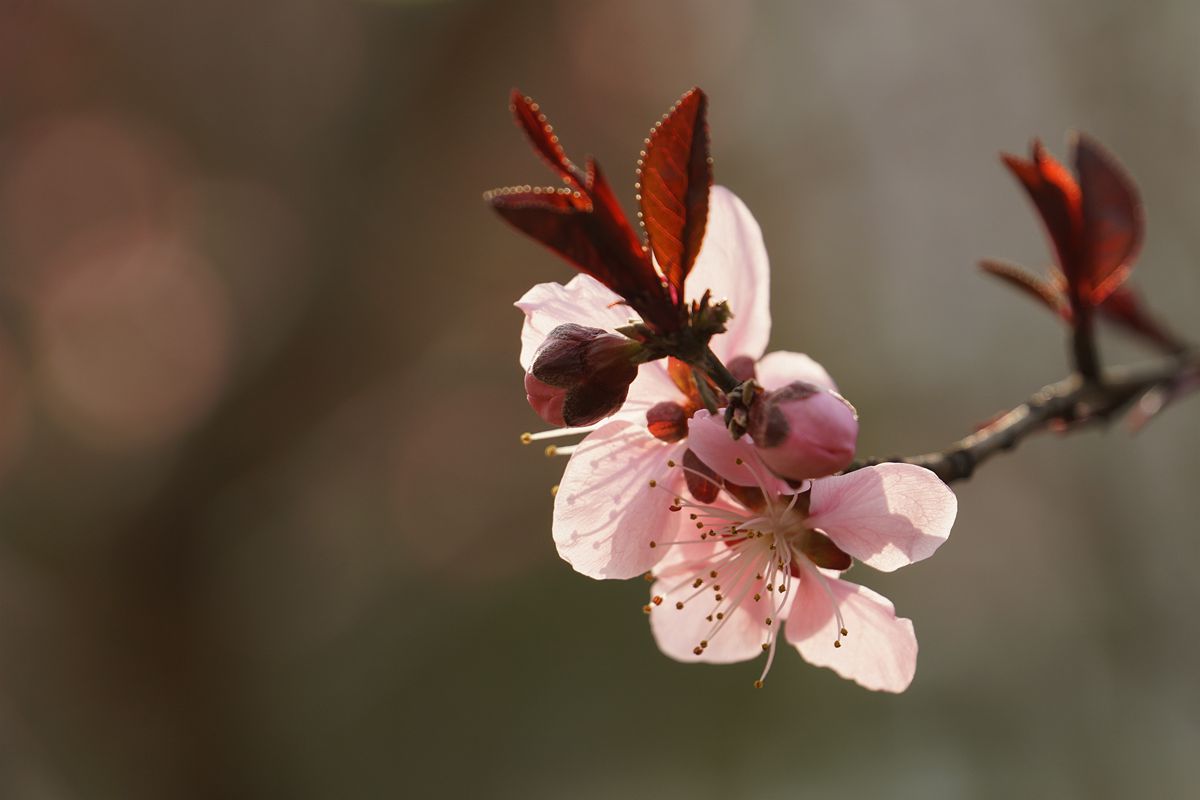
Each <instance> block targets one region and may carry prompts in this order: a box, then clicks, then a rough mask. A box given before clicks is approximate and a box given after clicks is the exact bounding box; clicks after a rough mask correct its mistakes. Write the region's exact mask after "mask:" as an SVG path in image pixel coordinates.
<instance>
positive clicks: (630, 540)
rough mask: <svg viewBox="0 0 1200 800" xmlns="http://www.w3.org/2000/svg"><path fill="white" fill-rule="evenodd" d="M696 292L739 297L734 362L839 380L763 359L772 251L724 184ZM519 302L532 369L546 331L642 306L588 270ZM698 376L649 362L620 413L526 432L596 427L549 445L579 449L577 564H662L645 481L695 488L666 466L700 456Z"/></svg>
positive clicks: (691, 282)
mask: <svg viewBox="0 0 1200 800" xmlns="http://www.w3.org/2000/svg"><path fill="white" fill-rule="evenodd" d="M685 290H686V291H687V292H688V297H689V299H690V298H692V297H699V296H701V295H702V294H704V292H705V291H706V290H711V291H712V293H713V296H714V297H715V298H717V299H724V300H726V301H728V303H729V307H730V308H731V309H732V311H733V318H732V319H731V320H730V322H729V324H728V328H727V330H726V332H725V333H723V334H718V335H717V336H715V337H713V339H712V341H711V343H710V346H711V348H712V350H713V352H714V353H716V355H717V356H718V357H719V358H721V359H722V361H724V362H725V363H726V364H730V365H732V366H733V367H734V368H736V369H742V370H747V368H750V369H753V371H754V374H755V377H756V378H757V380H758V382H759V383H760V384H762V385H763V386H765V387H766V388H768V389H776V388H781V387H783V386H785V385H787V384H788V383H791V382H792V381H795V380H803V381H807V382H809V383H813V384H816V385H818V386H821V387H823V388H829V389H836V387H835V386H834V383H833V380H832V379H831V378H830V377H829V374H828V373H827V372H826V371H825V370H824V369H823V368H822V367H821V366H820V365H819V364H817V362H815V361H813V360H812V359H811V358H809V357H808V356H806V355H802V354H800V353H789V352H775V353H770V354H769V355H767V356H765V357H763V356H762V353H763V350H765V349H766V344H767V338H768V336H769V334H770V310H769V304H768V300H769V298H768V294H769V278H768V262H767V252H766V248H765V247H764V245H763V241H762V233H761V232H760V231H759V227H758V223H757V222H755V221H754V217H753V216H751V214H750V212H749V210H747V208H746V206H745V205H744V204H743V203H742V202H741V200H739V199H738V198H737V197H736V196H735V195H734V194H733V193H732V192H730V191H729V190H728V189H725V188H723V187H720V186H717V187H714V188H713V189H712V195H711V197H710V199H709V221H708V229H707V233H706V235H705V238H704V243H703V245H702V247H701V249H700V253H699V255H698V257H697V259H696V264H695V267H694V268H693V270H692V271H691V273H690V274H689V276H688V278H687V282H686V284H685ZM516 305H517V307H518V308H520V309H521V310H522V311H524V312H525V316H526V318H525V326H524V328H523V330H522V332H521V343H522V347H521V366H522V367H525V368H526V369H528V368H529V365H530V364H531V363H532V359H533V355H534V353H536V352H537V349H538V347H539V346H540V345H541V343H542V341H543V340H544V339H545V337H546V335H547V334H549V333H550V331H552V330H553V329H554V328H555V327H557V326H558V325H561V324H563V323H564V322H569V321H573V322H577V323H579V324H582V325H587V326H591V327H597V328H608V329H615V328H618V327H621V326H623V325H626V324H628V323H629V322H630V316H629V311H630V310H629V308H628V307H626V306H623V305H620V298H619V297H617V295H616V294H615V293H613V292H612V291H610V290H609V289H607V288H605V287H604V286H602V285H601V284H600V283H598V282H597V281H595V280H593V279H592V278H590V277H588V276H586V275H579V276H577V277H575V278H573V279H572V280H571V281H570V282H569V283H567V285H566V286H561V285H559V284H556V283H543V284H539V285H537V286H535V287H534V288H533V289H531V290H530V291H529V292H527V293H526V294H525V296H524V297H522V298H521V299H520V300H518V301H517V304H516ZM760 357H761V358H760ZM755 362H757V364H756V363H755ZM691 381H692V378H691V374H690V370H687V369H686V365H682V364H680V363H679V362H674V361H654V362H651V363H648V364H643V365H642V366H641V367H640V369H639V372H638V377H637V379H636V380H634V382H633V384H632V385H631V386H630V387H629V394H628V397H627V399H626V401H625V404H624V405H623V406H622V407H621V410H620V411H618V412H617V413H616V414H615V415H614V416H613V417H611V418H610V419H608V420H606V421H604V422H602V423H600V424H599V425H596V426H591V427H587V428H574V429H555V430H551V431H546V432H543V433H533V434H526V435H525V437H524V439H525V441H527V442H528V441H537V440H546V439H550V438H554V437H561V436H569V435H572V434H580V433H586V434H587V436H586V438H584V439H583V441H582V442H580V443H579V444H577V445H570V446H565V447H559V446H554V445H551V446H550V447H549V448H547V452H548V453H551V454H554V453H557V454H561V455H570V456H571V460H570V461H569V462H568V463H567V467H566V470H565V472H564V474H563V478H562V482H561V483H560V485H559V489H558V493H557V495H556V498H555V504H554V526H553V530H554V540H555V543H556V544H557V545H558V552H559V554H560V555H561V556H562V557H563V558H564V559H566V560H567V561H568V562H570V563H571V565H572V566H573V567H574V568H575V569H576V570H577V571H579V572H581V573H583V574H584V575H588V576H590V577H593V578H630V577H634V576H636V575H640V574H642V573H644V572H645V571H646V570H648V569H650V568H651V567H653V566H654V564H655V563H657V561H658V559H659V557H660V556H661V554H662V552H663V551H655V550H653V549H651V548H649V547H647V543H648V542H649V541H650V540H651V539H652V538H656V537H657V538H662V536H663V530H664V529H665V528H666V527H667V526H668V523H669V519H668V517H669V515H670V512H668V511H667V510H666V508H665V506H664V505H663V504H662V503H661V502H659V500H658V498H656V497H652V496H649V495H647V493H646V492H645V488H646V485H647V482H648V481H649V480H650V479H651V478H652V477H656V478H659V479H661V480H663V481H664V488H665V489H666V490H668V491H670V492H674V493H679V492H682V491H683V490H684V488H685V483H686V478H685V473H683V472H680V471H673V472H670V473H669V474H667V475H663V470H662V465H663V464H664V463H666V462H667V461H668V460H674V461H676V462H679V463H684V462H685V461H689V460H690V458H689V457H688V455H687V441H686V435H687V425H686V421H687V419H688V418H689V417H691V415H692V414H694V413H695V412H696V411H697V410H698V409H699V408H700V407H701V403H700V402H699V400H698V397H697V395H696V387H695V386H694V383H692V382H691ZM672 407H673V408H674V409H676V412H675V413H676V415H677V418H676V419H675V421H674V423H673V425H670V426H668V425H667V423H666V422H664V421H663V420H662V419H660V418H659V417H658V416H657V415H656V414H657V412H658V411H661V410H662V409H663V408H672ZM652 422H653V423H655V424H652ZM668 427H669V428H670V429H667V428H668ZM656 434H657V435H656ZM726 436H727V437H728V435H727V434H726ZM693 483H695V481H693ZM703 486H704V484H703V482H700V483H699V484H697V485H696V486H694V487H693V489H694V490H695V491H701V492H702V491H703Z"/></svg>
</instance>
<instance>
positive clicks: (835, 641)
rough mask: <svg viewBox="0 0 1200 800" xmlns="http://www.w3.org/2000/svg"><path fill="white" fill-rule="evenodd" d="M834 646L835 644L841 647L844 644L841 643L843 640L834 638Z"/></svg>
mask: <svg viewBox="0 0 1200 800" xmlns="http://www.w3.org/2000/svg"><path fill="white" fill-rule="evenodd" d="M833 646H834V647H841V646H842V643H841V642H839V641H837V640H836V639H835V640H834V642H833Z"/></svg>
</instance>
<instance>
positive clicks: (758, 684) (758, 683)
mask: <svg viewBox="0 0 1200 800" xmlns="http://www.w3.org/2000/svg"><path fill="white" fill-rule="evenodd" d="M762 687H763V682H762V678H759V679H758V680H756V681H755V682H754V688H755V689H761V688H762Z"/></svg>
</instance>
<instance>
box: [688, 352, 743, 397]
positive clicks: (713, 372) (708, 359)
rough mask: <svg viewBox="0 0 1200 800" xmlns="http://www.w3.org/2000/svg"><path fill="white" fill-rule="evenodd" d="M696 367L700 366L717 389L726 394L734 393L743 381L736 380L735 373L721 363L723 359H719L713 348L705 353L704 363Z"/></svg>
mask: <svg viewBox="0 0 1200 800" xmlns="http://www.w3.org/2000/svg"><path fill="white" fill-rule="evenodd" d="M696 366H698V367H699V368H700V369H701V370H702V371H703V372H704V373H705V374H706V375H708V377H710V378H712V379H713V382H715V383H716V384H717V387H718V388H719V389H720V390H721V391H722V392H724V393H725V394H729V393H730V392H732V391H733V390H734V389H736V388H737V386H738V384H740V383H741V381H739V380H738V379H737V378H735V377H734V376H733V373H732V372H730V371H729V370H728V369H726V367H725V365H724V364H723V363H721V359H719V358H717V354H716V353H714V352H713V351H712V348H708V349H706V350H705V351H704V362H703V363H702V364H698V365H696Z"/></svg>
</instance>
